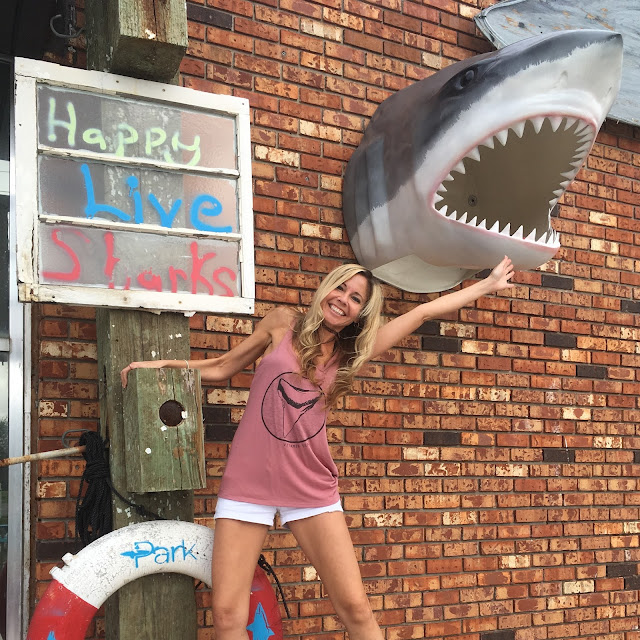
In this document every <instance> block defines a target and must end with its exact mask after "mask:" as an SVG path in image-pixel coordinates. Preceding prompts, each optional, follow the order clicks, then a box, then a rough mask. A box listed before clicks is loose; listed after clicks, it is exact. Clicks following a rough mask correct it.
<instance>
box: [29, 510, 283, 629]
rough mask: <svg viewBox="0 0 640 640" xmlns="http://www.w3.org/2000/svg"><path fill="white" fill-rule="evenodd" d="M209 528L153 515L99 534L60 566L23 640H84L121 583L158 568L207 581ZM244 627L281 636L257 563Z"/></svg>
mask: <svg viewBox="0 0 640 640" xmlns="http://www.w3.org/2000/svg"><path fill="white" fill-rule="evenodd" d="M212 550H213V531H212V530H211V529H209V528H208V527H204V526H202V525H198V524H193V523H192V522H180V521H177V520H158V521H154V522H141V523H139V524H132V525H129V526H127V527H123V528H122V529H117V530H116V531H112V532H111V533H108V534H106V535H104V536H102V537H101V538H98V539H97V540H95V541H94V542H92V543H91V544H90V545H88V546H87V547H85V548H84V549H82V550H81V551H79V552H78V553H77V554H76V555H72V554H67V555H65V556H64V557H63V559H62V560H63V562H64V563H65V566H64V567H62V568H60V567H54V568H53V569H52V570H51V576H52V577H53V580H52V581H51V584H50V585H49V587H48V589H47V590H46V591H45V593H44V595H43V596H42V598H41V599H40V601H39V602H38V605H37V607H36V610H35V611H34V614H33V617H32V618H31V623H30V624H29V629H28V631H27V638H26V640H84V638H85V636H86V633H87V628H88V627H89V624H90V623H91V621H92V620H93V617H94V616H95V614H96V612H97V611H98V609H99V608H100V607H101V606H102V604H103V603H104V602H105V600H106V599H107V598H108V597H109V596H111V595H112V594H114V593H115V592H116V591H117V590H118V589H120V588H121V587H122V586H124V585H125V584H127V583H129V582H132V581H133V580H137V579H138V578H142V577H143V576H147V575H152V574H157V573H181V574H184V575H188V576H191V577H192V578H195V579H196V580H200V581H201V582H204V583H205V584H207V585H211V552H212ZM247 630H248V632H249V634H250V635H249V637H250V639H251V640H282V619H281V617H280V610H279V607H278V601H277V599H276V595H275V592H274V591H273V588H272V587H271V583H270V582H269V579H268V578H267V576H266V574H265V573H264V571H263V570H262V569H261V568H260V567H256V572H255V574H254V579H253V584H252V585H251V605H250V614H249V621H248V626H247Z"/></svg>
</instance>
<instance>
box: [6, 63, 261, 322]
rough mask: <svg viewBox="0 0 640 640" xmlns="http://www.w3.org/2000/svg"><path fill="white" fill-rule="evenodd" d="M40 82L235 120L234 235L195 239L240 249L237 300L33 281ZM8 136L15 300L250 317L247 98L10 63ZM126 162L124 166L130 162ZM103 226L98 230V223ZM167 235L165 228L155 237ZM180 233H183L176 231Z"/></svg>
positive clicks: (43, 65) (252, 274) (252, 298)
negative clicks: (11, 140)
mask: <svg viewBox="0 0 640 640" xmlns="http://www.w3.org/2000/svg"><path fill="white" fill-rule="evenodd" d="M41 83H45V84H48V85H53V86H57V87H61V88H68V89H73V90H79V91H82V90H86V91H90V92H91V93H104V94H105V96H117V97H119V98H124V99H127V98H131V99H141V98H142V99H144V100H146V101H153V102H157V103H161V104H163V105H167V106H172V107H174V108H184V107H191V108H196V109H199V110H202V111H208V112H211V113H212V114H222V115H225V116H232V117H234V118H235V122H236V132H237V133H236V135H237V140H236V142H237V147H236V148H237V154H238V172H237V173H238V176H237V185H238V188H237V194H238V207H239V233H234V234H219V233H218V234H216V233H212V234H208V235H206V234H205V233H204V232H200V231H198V232H194V236H193V237H194V238H195V237H199V238H202V237H203V236H204V235H206V237H211V238H216V239H220V240H228V241H234V242H237V243H238V244H239V271H240V273H239V275H240V282H239V284H240V295H239V296H236V297H226V296H219V295H201V294H192V293H169V292H155V291H138V290H127V291H125V290H119V289H107V288H98V287H89V286H82V285H68V284H50V283H46V284H45V283H42V282H39V277H38V256H39V241H40V239H39V237H38V233H39V224H38V223H39V206H38V155H39V153H42V151H43V149H42V148H39V146H38V133H37V114H36V93H37V86H38V85H39V84H41ZM15 86H16V93H15V118H16V123H15V124H16V126H15V136H16V158H15V162H16V168H17V171H16V215H17V229H16V231H17V236H18V238H17V239H18V244H17V249H18V251H17V261H18V283H19V297H20V300H21V301H22V302H36V301H38V302H45V301H46V302H63V303H70V304H76V305H77V304H80V305H92V306H99V307H120V308H143V309H151V310H160V311H180V312H183V313H185V314H186V315H191V314H192V313H193V312H196V311H203V312H214V313H243V314H252V313H253V312H254V308H255V265H254V236H253V204H252V186H251V140H250V130H249V122H250V118H249V101H248V100H246V99H244V98H238V97H233V96H226V95H216V94H210V93H205V92H201V91H195V90H193V89H187V88H185V87H179V86H175V85H166V84H160V83H156V82H150V81H147V80H138V79H135V78H129V77H126V76H117V75H114V74H109V73H104V72H101V71H86V70H84V69H73V68H69V67H63V66H60V65H57V64H52V63H48V62H40V61H35V60H28V59H25V58H16V59H15ZM97 155H98V154H95V153H91V152H83V151H81V150H77V151H76V150H74V151H73V152H71V154H70V157H74V158H80V159H85V160H88V161H91V160H96V156H97ZM129 162H131V161H129ZM144 166H145V167H147V168H149V167H150V168H153V167H154V166H155V167H156V168H158V169H161V168H166V167H163V163H162V162H157V163H150V162H149V161H145V163H144ZM64 222H65V223H71V224H74V225H78V226H79V227H82V226H87V227H89V226H93V227H95V226H96V225H95V221H90V220H84V219H81V218H78V219H77V220H71V221H70V220H67V219H66V218H65V220H64ZM100 226H102V225H100ZM104 228H111V229H117V228H120V229H122V228H123V227H122V225H121V224H120V225H118V224H117V223H110V222H109V221H105V224H104ZM161 233H162V235H166V229H165V230H164V231H162V232H161ZM182 235H184V234H182Z"/></svg>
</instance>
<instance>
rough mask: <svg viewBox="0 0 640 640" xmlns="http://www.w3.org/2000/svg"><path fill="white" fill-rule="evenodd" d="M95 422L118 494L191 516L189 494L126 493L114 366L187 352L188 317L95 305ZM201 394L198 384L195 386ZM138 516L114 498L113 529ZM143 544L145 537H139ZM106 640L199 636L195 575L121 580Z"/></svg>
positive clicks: (170, 515)
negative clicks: (105, 441) (97, 415)
mask: <svg viewBox="0 0 640 640" xmlns="http://www.w3.org/2000/svg"><path fill="white" fill-rule="evenodd" d="M96 322H97V330H98V366H99V383H100V423H101V426H102V429H103V431H104V432H103V434H102V435H103V437H105V438H108V440H109V459H110V468H111V481H112V482H113V485H114V487H115V488H116V489H117V490H118V492H120V493H121V494H122V495H123V496H125V497H126V498H128V499H130V500H131V501H133V502H135V503H136V504H140V505H142V506H144V507H145V508H146V509H147V510H149V511H151V512H154V513H157V514H158V515H159V516H161V517H163V518H167V519H169V520H185V521H192V520H193V492H192V491H188V490H184V491H164V492H158V493H129V492H127V490H126V487H127V468H126V457H127V456H126V448H127V446H128V443H127V441H126V438H125V426H124V414H123V403H124V391H123V389H122V383H121V381H120V371H121V370H122V369H123V368H124V367H125V366H126V365H127V364H129V363H130V362H132V361H136V360H153V359H185V358H188V357H189V321H188V319H187V318H185V317H184V316H183V315H179V314H175V313H163V314H161V315H158V314H153V313H149V312H145V311H125V310H121V309H98V310H97V312H96ZM196 392H199V389H198V390H196ZM143 520H144V518H142V517H140V516H138V515H137V514H136V512H135V511H134V510H133V509H132V508H131V507H130V506H128V505H127V504H123V503H122V502H121V501H120V500H119V499H118V498H117V497H114V510H113V526H114V529H119V528H121V527H125V526H127V525H129V524H133V523H135V522H142V521H143ZM141 542H143V541H141ZM106 634H107V635H106V637H107V639H108V640H129V639H130V638H135V639H136V640H193V639H195V637H196V634H197V620H196V605H195V592H194V585H193V580H192V579H191V578H189V577H187V576H182V575H178V574H175V573H166V574H160V575H156V576H147V577H144V578H141V579H140V580H136V581H135V582H131V583H129V584H127V585H125V586H124V587H123V588H122V589H120V590H119V591H118V592H116V593H115V595H113V596H112V597H111V598H109V600H108V601H107V604H106Z"/></svg>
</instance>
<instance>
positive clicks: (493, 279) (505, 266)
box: [487, 256, 514, 293]
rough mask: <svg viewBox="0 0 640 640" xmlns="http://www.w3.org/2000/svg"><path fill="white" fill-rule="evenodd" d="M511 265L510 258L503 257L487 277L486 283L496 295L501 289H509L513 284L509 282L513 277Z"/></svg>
mask: <svg viewBox="0 0 640 640" xmlns="http://www.w3.org/2000/svg"><path fill="white" fill-rule="evenodd" d="M513 273H514V271H513V263H512V262H511V258H509V257H507V256H505V257H504V258H503V259H502V261H501V262H500V264H499V265H497V266H496V267H494V269H493V271H492V272H491V273H490V274H489V275H488V276H487V282H488V283H489V284H490V286H491V291H492V292H493V293H496V292H498V291H502V290H503V289H511V288H513V287H514V284H513V283H511V282H509V280H511V278H512V277H513Z"/></svg>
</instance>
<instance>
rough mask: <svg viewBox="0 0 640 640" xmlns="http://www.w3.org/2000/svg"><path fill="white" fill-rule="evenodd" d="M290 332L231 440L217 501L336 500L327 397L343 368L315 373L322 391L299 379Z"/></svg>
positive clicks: (333, 365)
mask: <svg viewBox="0 0 640 640" xmlns="http://www.w3.org/2000/svg"><path fill="white" fill-rule="evenodd" d="M291 338H292V332H291V331H288V332H287V334H286V335H285V336H284V338H283V339H282V341H281V342H280V344H279V345H278V346H277V347H276V348H275V349H274V350H273V351H272V352H270V353H269V354H267V355H266V356H264V357H263V358H262V360H261V361H260V364H259V365H258V366H257V367H256V371H255V375H254V376H253V381H252V383H251V389H250V391H249V400H248V401H247V407H246V409H245V412H244V415H243V416H242V420H241V421H240V424H239V425H238V430H237V432H236V434H235V436H234V438H233V443H232V445H231V452H230V454H229V459H228V461H227V466H226V468H225V471H224V474H223V476H222V483H221V485H220V491H219V494H218V495H219V496H220V497H221V498H226V499H228V500H238V501H241V502H253V503H256V504H265V505H271V506H275V507H325V506H327V505H330V504H334V503H335V502H338V500H339V499H340V497H339V494H338V469H337V468H336V465H335V463H334V461H333V459H332V458H331V454H330V453H329V443H328V442H327V430H326V423H327V408H326V405H325V391H326V390H328V389H329V387H330V386H331V384H332V383H333V381H334V379H335V375H336V371H337V368H338V366H337V362H336V361H335V360H330V361H329V362H328V363H326V365H324V366H319V367H318V368H317V369H316V378H317V380H318V383H319V386H318V385H316V384H314V383H313V382H311V381H310V380H309V379H307V378H304V377H303V376H301V375H300V374H299V373H297V371H299V369H300V364H299V362H298V358H297V356H296V354H295V352H294V350H293V346H292V344H291Z"/></svg>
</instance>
